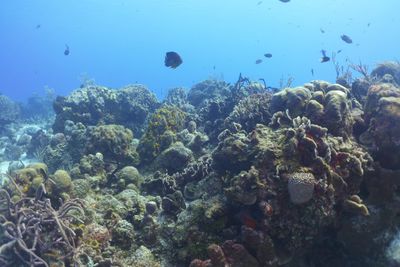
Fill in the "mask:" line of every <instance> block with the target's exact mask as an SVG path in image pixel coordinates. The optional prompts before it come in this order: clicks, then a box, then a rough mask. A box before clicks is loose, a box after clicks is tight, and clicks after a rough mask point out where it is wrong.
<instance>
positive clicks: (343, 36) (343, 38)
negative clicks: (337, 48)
mask: <svg viewBox="0 0 400 267" xmlns="http://www.w3.org/2000/svg"><path fill="white" fill-rule="evenodd" d="M340 38H342V40H343V41H344V42H345V43H347V44H351V43H352V42H353V40H351V38H350V37H349V36H347V35H346V34H343V35H342V36H340Z"/></svg>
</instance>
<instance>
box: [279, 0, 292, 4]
mask: <svg viewBox="0 0 400 267" xmlns="http://www.w3.org/2000/svg"><path fill="white" fill-rule="evenodd" d="M279 1H281V2H282V3H288V2H290V0H279Z"/></svg>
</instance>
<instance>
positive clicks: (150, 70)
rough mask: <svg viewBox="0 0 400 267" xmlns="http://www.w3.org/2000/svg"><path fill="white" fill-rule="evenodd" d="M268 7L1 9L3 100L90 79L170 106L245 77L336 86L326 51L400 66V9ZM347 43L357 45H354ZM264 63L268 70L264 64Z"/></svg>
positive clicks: (44, 1)
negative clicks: (133, 86) (173, 97)
mask: <svg viewBox="0 0 400 267" xmlns="http://www.w3.org/2000/svg"><path fill="white" fill-rule="evenodd" d="M258 2H260V1H259V0H231V1H222V0H201V1H200V0H197V1H194V0H169V1H167V0H157V1H155V0H142V1H139V0H131V1H128V0H125V1H120V0H112V1H111V0H108V1H106V0H69V1H64V0H13V1H6V0H4V1H1V2H0V48H1V49H0V92H2V93H3V94H6V95H8V96H10V97H12V98H13V99H17V100H23V99H25V98H27V97H28V96H30V95H32V94H33V93H35V92H36V93H43V92H44V87H45V86H48V87H50V88H53V89H54V90H55V91H56V93H57V94H61V95H66V94H68V93H69V92H70V91H71V90H73V89H75V88H77V87H79V85H80V83H81V81H80V78H79V77H81V76H82V75H86V76H87V77H89V78H93V79H95V81H96V83H97V84H101V85H105V86H109V87H120V86H123V85H126V84H129V83H136V82H138V83H142V84H145V85H147V86H148V87H149V88H150V89H151V90H153V91H154V92H155V93H156V94H157V95H158V96H159V97H163V96H165V94H166V92H167V90H168V89H170V88H173V87H179V86H185V87H190V86H191V85H193V84H194V83H196V82H199V81H201V80H203V79H207V78H210V77H216V78H223V79H225V80H227V81H229V82H233V81H235V80H236V79H237V77H238V75H239V73H243V74H244V75H246V76H249V77H250V78H252V79H258V78H265V80H266V81H267V83H268V85H271V86H278V85H279V80H280V79H281V78H282V77H283V78H284V79H287V78H288V77H290V76H293V77H294V79H295V80H294V85H296V84H302V83H304V82H307V81H309V80H312V79H325V80H328V81H333V80H334V79H335V71H334V67H333V64H332V63H331V62H328V63H324V64H321V63H319V58H320V57H321V53H320V50H321V49H325V50H327V51H328V55H330V54H331V52H332V51H336V50H339V49H342V50H343V52H342V53H341V54H339V55H338V60H339V61H340V62H342V63H345V60H346V58H348V59H349V60H350V61H352V62H354V63H358V62H359V61H360V60H361V61H362V62H363V63H364V64H369V65H374V64H375V63H377V62H380V61H382V60H396V59H399V58H400V56H399V50H398V47H400V37H399V36H400V16H399V13H398V12H399V10H400V1H398V0H363V1H362V0H351V1H349V0H292V1H291V2H289V3H282V2H280V1H278V0H264V1H262V3H261V4H258ZM368 23H370V26H369V27H368ZM38 24H40V25H41V27H40V28H39V29H36V26H37V25H38ZM320 28H322V29H324V30H325V33H324V34H323V33H321V32H320ZM341 34H347V35H349V36H350V37H351V38H352V39H353V41H354V43H353V44H351V45H349V44H346V43H344V42H343V41H342V40H341V39H340V35H341ZM65 44H68V45H69V47H70V51H71V53H70V55H69V56H65V55H64V49H65ZM167 51H176V52H178V53H179V54H180V55H181V56H182V58H183V61H184V62H183V64H182V65H181V66H180V67H179V68H177V69H175V70H172V69H168V68H166V67H164V64H163V60H164V54H165V52H167ZM264 53H272V54H273V57H272V58H271V59H265V58H263V54H264ZM259 58H261V59H263V60H264V62H263V63H262V64H259V65H256V64H255V61H256V60H257V59H259ZM311 69H314V72H315V75H314V77H312V76H311Z"/></svg>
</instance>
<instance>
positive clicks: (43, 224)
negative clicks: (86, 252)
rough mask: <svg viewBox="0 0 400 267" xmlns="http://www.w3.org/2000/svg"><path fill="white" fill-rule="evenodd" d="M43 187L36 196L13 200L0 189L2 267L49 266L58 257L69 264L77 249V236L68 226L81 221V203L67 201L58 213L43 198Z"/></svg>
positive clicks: (82, 212) (48, 201) (0, 256)
mask: <svg viewBox="0 0 400 267" xmlns="http://www.w3.org/2000/svg"><path fill="white" fill-rule="evenodd" d="M44 193H45V189H44V185H43V184H42V185H41V186H40V187H39V188H38V189H37V192H36V196H35V197H26V196H22V197H21V199H20V200H18V201H13V200H11V198H10V195H9V193H8V192H7V191H6V190H5V189H0V196H1V199H0V222H1V229H2V231H3V233H4V234H3V237H2V238H1V239H0V242H1V247H0V262H1V263H3V264H4V265H5V266H15V265H16V264H26V265H28V266H46V267H48V266H50V264H49V262H51V261H52V260H59V259H60V258H61V259H63V260H66V261H71V260H72V259H73V256H74V250H75V248H76V235H75V232H74V231H73V230H72V228H71V226H70V225H71V223H72V222H73V221H75V222H81V223H83V222H82V221H81V220H80V219H79V216H83V215H84V211H83V202H82V201H80V200H78V199H72V200H68V201H67V202H65V203H63V204H62V205H61V206H60V207H59V208H58V209H57V210H56V209H54V208H53V206H52V204H51V203H50V200H49V199H48V198H45V197H44ZM53 257H57V258H56V259H55V258H53Z"/></svg>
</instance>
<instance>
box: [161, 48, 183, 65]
mask: <svg viewBox="0 0 400 267" xmlns="http://www.w3.org/2000/svg"><path fill="white" fill-rule="evenodd" d="M182 62H183V61H182V58H181V57H180V56H179V55H178V53H176V52H173V51H171V52H167V53H166V54H165V59H164V64H165V66H166V67H170V68H172V69H176V68H177V67H179V65H181V64H182Z"/></svg>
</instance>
